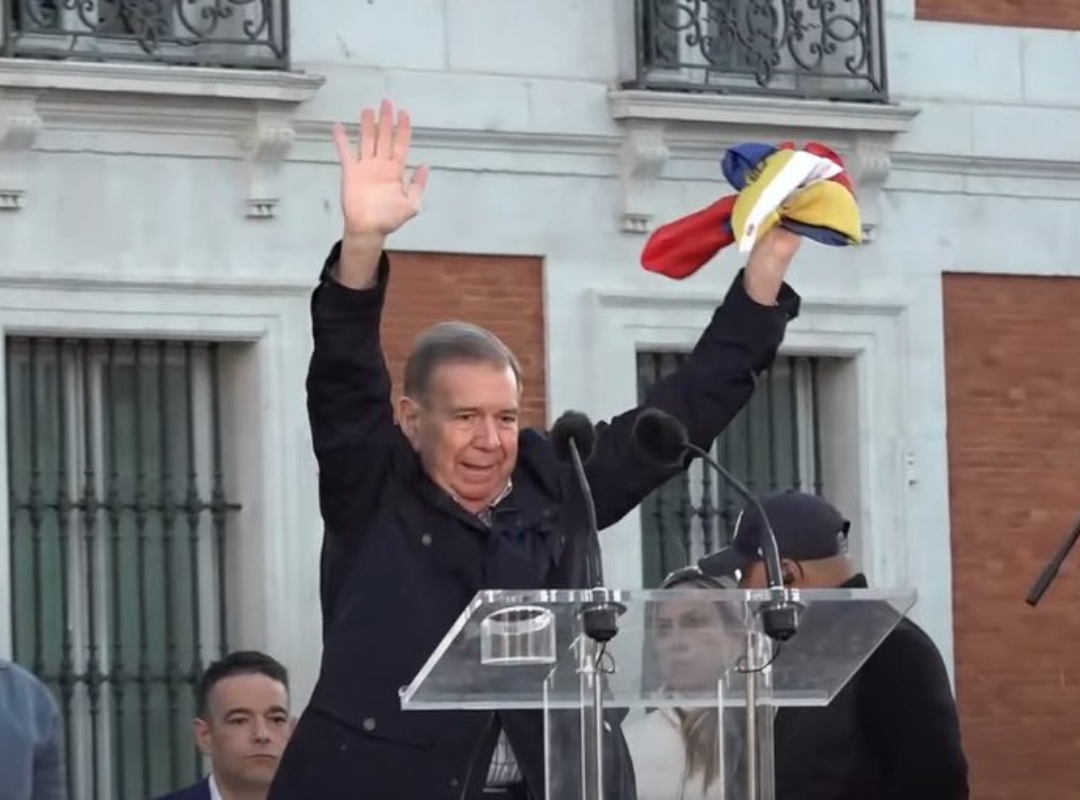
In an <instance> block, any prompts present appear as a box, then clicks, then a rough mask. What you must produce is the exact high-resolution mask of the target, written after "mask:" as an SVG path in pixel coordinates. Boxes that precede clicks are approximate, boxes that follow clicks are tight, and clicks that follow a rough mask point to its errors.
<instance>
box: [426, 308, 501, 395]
mask: <svg viewBox="0 0 1080 800" xmlns="http://www.w3.org/2000/svg"><path fill="white" fill-rule="evenodd" d="M454 362H459V363H460V362H466V363H474V364H490V365H491V366H493V367H497V368H499V369H505V368H507V367H510V369H512V370H513V371H514V378H515V379H516V380H517V384H518V387H519V388H520V386H521V365H520V364H519V363H518V360H517V357H516V356H515V355H514V353H513V352H512V351H511V350H510V348H509V347H507V346H506V345H505V344H503V341H502V340H501V339H500V338H499V337H498V336H496V335H495V334H494V333H492V332H491V331H489V330H487V329H485V328H481V327H480V326H479V325H472V324H470V323H468V322H440V323H438V324H436V325H432V326H431V327H430V328H428V329H426V330H424V331H422V332H421V333H420V335H419V336H417V337H416V341H415V342H413V348H412V352H411V353H409V358H408V360H407V361H406V362H405V394H407V395H408V396H409V397H413V398H416V399H422V398H423V397H425V396H426V395H427V392H428V389H429V388H430V384H431V376H432V375H433V374H434V373H435V370H436V369H438V368H439V367H440V366H442V365H443V364H450V363H454Z"/></svg>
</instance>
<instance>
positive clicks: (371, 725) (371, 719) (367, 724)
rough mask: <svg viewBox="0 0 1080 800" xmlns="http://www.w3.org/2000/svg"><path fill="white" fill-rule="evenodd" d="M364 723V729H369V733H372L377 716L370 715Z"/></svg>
mask: <svg viewBox="0 0 1080 800" xmlns="http://www.w3.org/2000/svg"><path fill="white" fill-rule="evenodd" d="M363 724H364V730H365V731H367V732H368V733H371V732H372V731H373V730H375V718H374V717H368V718H367V719H365V720H364V723H363Z"/></svg>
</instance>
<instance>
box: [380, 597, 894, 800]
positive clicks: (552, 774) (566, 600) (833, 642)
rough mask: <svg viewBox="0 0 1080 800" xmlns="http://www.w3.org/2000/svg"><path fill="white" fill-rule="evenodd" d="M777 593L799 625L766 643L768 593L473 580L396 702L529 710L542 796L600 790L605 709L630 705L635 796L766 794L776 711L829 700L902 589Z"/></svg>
mask: <svg viewBox="0 0 1080 800" xmlns="http://www.w3.org/2000/svg"><path fill="white" fill-rule="evenodd" d="M788 598H789V599H790V600H791V601H793V602H796V603H797V604H798V605H799V607H800V609H801V611H800V622H799V626H798V632H797V633H796V634H795V636H794V637H793V638H792V639H790V640H788V641H787V642H784V643H782V644H779V643H777V642H774V641H772V640H770V639H768V638H767V637H766V636H765V634H764V633H763V632H762V627H761V623H760V614H759V612H760V611H761V610H762V609H763V608H764V607H765V606H766V605H767V604H768V603H769V602H770V601H771V600H773V599H774V596H773V595H772V594H770V592H769V591H767V590H705V589H695V588H678V589H667V590H539V591H512V590H507V591H496V590H491V591H483V592H480V593H479V594H477V596H476V597H475V598H474V599H473V601H472V602H471V603H470V604H469V606H468V608H466V609H465V611H464V612H463V613H462V614H461V615H460V616H459V618H458V620H457V621H456V623H455V624H454V626H453V627H452V628H451V630H450V631H449V632H448V633H447V635H446V636H445V637H444V639H443V641H442V642H441V644H440V645H439V647H438V648H437V649H436V651H435V652H434V653H433V654H432V655H431V657H430V658H429V659H428V661H427V663H426V664H425V665H424V666H423V668H422V669H421V670H420V672H419V674H417V676H416V678H415V679H414V680H413V681H412V682H411V683H410V684H409V685H408V686H406V687H404V688H402V690H401V703H402V707H403V708H404V709H405V710H410V709H417V710H439V709H456V710H469V709H471V710H499V709H536V710H539V711H541V712H542V713H543V715H544V719H545V723H546V735H547V753H546V759H547V765H546V770H545V772H546V792H547V797H548V798H551V800H556V799H557V800H598V799H599V798H601V797H605V796H608V797H610V796H611V795H610V794H608V795H605V793H604V792H603V787H604V786H605V785H606V783H609V782H610V780H611V778H612V776H611V775H610V774H609V775H606V776H605V775H604V774H603V773H604V770H605V765H606V766H607V768H608V770H609V771H610V770H611V769H613V767H612V766H611V764H612V763H613V762H612V757H613V756H612V753H611V752H610V751H611V748H612V746H613V737H612V735H611V730H610V729H611V725H612V721H611V716H610V712H611V710H612V709H627V710H628V713H627V715H626V719H625V720H624V721H623V723H622V726H621V727H622V730H623V732H624V734H625V737H626V741H627V744H628V746H629V748H630V756H631V758H632V760H633V763H634V771H635V774H636V782H637V786H638V798H639V800H650V799H651V798H657V800H660V798H672V797H686V798H688V799H689V798H710V799H711V798H714V797H716V798H724V800H744V798H745V800H770V799H771V798H772V797H773V792H772V774H773V768H772V720H773V715H774V713H775V710H776V708H777V707H780V706H823V705H826V704H828V703H829V702H830V701H831V700H832V699H833V698H834V697H835V696H836V695H837V694H838V693H839V692H840V690H841V689H843V687H844V686H845V685H846V684H847V682H848V681H849V680H850V679H851V677H852V675H853V674H854V673H855V672H856V670H857V669H858V668H859V667H860V666H861V665H862V664H863V662H864V661H865V660H866V659H867V658H868V657H869V656H870V655H871V654H872V653H873V652H874V650H875V649H876V648H877V647H878V645H879V644H880V643H881V641H882V640H883V639H884V638H885V637H886V636H887V635H888V634H889V632H890V631H891V630H892V629H893V627H894V626H895V625H896V623H897V622H898V621H899V620H900V618H901V617H902V616H903V615H904V614H905V613H907V611H908V610H909V609H910V608H911V606H912V605H913V604H914V601H915V593H914V591H888V590H880V589H829V590H803V591H792V592H789V593H788ZM597 609H600V610H601V611H602V610H603V609H616V610H617V614H616V615H615V618H616V622H617V632H615V634H614V635H613V636H612V637H611V638H610V640H607V641H603V639H604V637H603V636H601V637H600V639H601V641H597V640H596V639H595V638H592V637H591V636H590V635H589V633H590V631H592V632H593V633H595V631H594V630H593V629H594V628H595V627H596V626H593V625H590V620H592V619H593V616H592V614H593V613H594V612H595V611H596V610H597ZM603 627H604V626H601V629H602V628H603ZM605 711H607V712H608V715H607V717H605V716H604V714H605Z"/></svg>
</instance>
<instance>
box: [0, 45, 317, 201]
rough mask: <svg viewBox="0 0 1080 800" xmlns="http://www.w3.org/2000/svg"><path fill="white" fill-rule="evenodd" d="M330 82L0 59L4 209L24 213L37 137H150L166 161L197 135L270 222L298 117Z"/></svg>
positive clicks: (256, 74) (0, 184)
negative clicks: (237, 174) (229, 165)
mask: <svg viewBox="0 0 1080 800" xmlns="http://www.w3.org/2000/svg"><path fill="white" fill-rule="evenodd" d="M324 82H325V78H324V77H323V76H320V75H308V74H304V73H291V72H262V71H254V70H237V69H214V68H204V67H173V66H169V67H166V66H162V65H159V64H131V63H126V62H105V63H100V64H98V63H91V62H78V61H70V62H67V61H38V60H35V59H0V210H2V209H18V208H20V207H22V204H23V201H24V198H25V195H26V186H25V185H24V182H25V176H26V174H27V173H26V169H25V167H26V163H27V161H28V156H27V153H28V151H29V150H30V148H31V147H32V146H33V145H34V143H35V141H36V140H37V137H38V134H39V132H41V131H42V130H43V129H44V131H45V132H47V133H49V134H50V135H52V134H56V135H61V136H62V135H65V134H66V135H69V136H70V135H72V132H73V131H80V130H85V131H89V132H92V133H93V134H95V135H100V134H102V133H105V132H118V133H121V134H123V135H125V136H129V135H132V134H133V133H137V134H139V135H143V136H149V137H150V138H151V139H153V140H154V143H153V144H152V145H150V147H151V148H152V149H151V150H149V152H154V153H160V154H163V155H170V154H173V153H174V152H178V151H177V149H176V147H175V145H173V144H171V143H167V144H164V145H163V144H162V142H170V137H172V139H171V141H172V142H177V141H182V140H183V137H184V136H185V135H191V134H195V135H196V137H197V141H199V143H200V147H207V146H208V147H210V148H211V149H213V148H216V151H213V150H212V152H213V155H215V156H218V157H225V158H238V157H239V158H240V159H241V160H242V165H243V172H242V176H243V177H242V180H243V189H242V193H243V199H244V205H245V207H246V209H247V216H248V217H251V218H255V219H267V218H270V217H273V216H274V214H275V211H276V208H277V205H278V203H279V201H280V199H281V198H280V195H281V192H280V188H279V186H278V180H277V178H278V174H279V172H280V169H281V165H282V163H283V162H284V160H285V157H286V156H287V155H288V153H289V149H290V147H291V146H292V143H293V140H294V138H295V132H294V130H293V127H292V115H293V112H294V111H295V109H296V108H297V106H299V105H300V104H301V103H303V102H304V101H306V100H308V99H310V98H312V97H313V96H314V95H315V93H316V92H317V91H318V90H319V88H320V87H321V86H322V84H323V83H324ZM55 95H59V96H55ZM42 118H44V120H45V123H44V125H43V124H42ZM54 126H55V129H54ZM158 148H164V149H158ZM144 152H147V151H144ZM202 154H204V155H205V152H203V153H202Z"/></svg>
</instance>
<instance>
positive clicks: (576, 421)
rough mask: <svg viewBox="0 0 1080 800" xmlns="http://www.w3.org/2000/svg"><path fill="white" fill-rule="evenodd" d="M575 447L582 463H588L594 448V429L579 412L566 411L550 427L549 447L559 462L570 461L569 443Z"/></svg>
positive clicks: (587, 419)
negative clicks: (552, 449)
mask: <svg viewBox="0 0 1080 800" xmlns="http://www.w3.org/2000/svg"><path fill="white" fill-rule="evenodd" d="M571 440H573V442H574V444H575V445H576V446H577V451H578V455H579V456H581V460H582V461H588V460H589V456H591V455H592V452H593V448H595V447H596V428H594V427H593V424H592V422H591V421H590V420H589V418H588V417H587V416H585V415H584V414H582V413H581V412H580V411H567V412H565V413H564V414H563V415H562V416H561V417H559V418H558V419H557V420H555V424H554V425H552V426H551V446H552V447H553V448H554V449H555V455H556V457H557V458H558V459H559V460H560V461H569V460H570V441H571Z"/></svg>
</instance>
